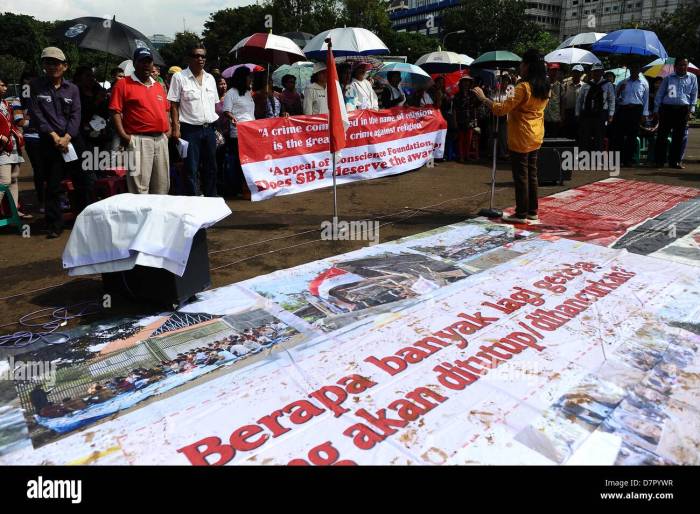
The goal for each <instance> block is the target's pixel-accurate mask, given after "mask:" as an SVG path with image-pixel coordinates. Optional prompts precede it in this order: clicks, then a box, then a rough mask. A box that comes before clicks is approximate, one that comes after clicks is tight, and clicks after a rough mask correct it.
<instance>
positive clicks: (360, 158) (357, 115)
mask: <svg viewBox="0 0 700 514" xmlns="http://www.w3.org/2000/svg"><path fill="white" fill-rule="evenodd" d="M446 133H447V123H446V122H445V120H444V118H443V117H442V115H441V114H440V111H439V110H438V109H433V108H431V107H422V108H410V107H395V108H393V109H385V110H380V111H372V110H359V111H354V112H352V113H350V127H349V128H348V131H347V134H346V141H347V145H348V146H347V147H346V148H345V149H343V150H342V151H341V152H339V153H338V154H337V155H336V172H335V173H336V182H337V184H339V185H340V184H346V183H348V182H351V181H354V180H371V179H374V178H379V177H386V176H389V175H396V174H398V173H403V172H405V171H410V170H414V169H417V168H420V167H421V166H423V165H425V164H428V163H430V162H432V159H434V158H437V159H440V158H442V156H443V153H444V146H445V136H446ZM328 145H329V140H328V117H327V115H319V116H295V117H289V118H270V119H264V120H256V121H250V122H245V123H241V124H239V125H238V150H239V155H240V160H241V166H242V168H243V174H244V175H245V179H246V182H247V184H248V188H249V189H250V192H251V200H253V201H258V200H265V199H267V198H270V197H273V196H277V195H289V194H295V193H300V192H303V191H310V190H313V189H320V188H322V187H329V186H332V185H333V175H332V174H331V168H332V161H331V154H330V152H329V149H328Z"/></svg>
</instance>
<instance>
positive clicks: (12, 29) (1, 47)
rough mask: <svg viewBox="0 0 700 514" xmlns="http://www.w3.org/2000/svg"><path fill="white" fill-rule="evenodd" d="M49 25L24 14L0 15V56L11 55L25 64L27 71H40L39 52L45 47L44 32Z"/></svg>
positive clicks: (7, 13)
mask: <svg viewBox="0 0 700 514" xmlns="http://www.w3.org/2000/svg"><path fill="white" fill-rule="evenodd" d="M50 25H51V24H49V23H46V22H41V21H38V20H36V19H34V18H33V17H32V16H26V15H24V14H13V13H9V12H6V13H2V14H0V34H2V36H1V37H0V54H4V55H11V56H13V57H15V58H16V59H19V60H21V61H24V62H25V63H26V64H27V70H25V71H33V72H38V71H39V70H40V69H41V62H40V56H41V50H42V49H43V48H44V47H45V46H47V38H46V31H47V29H48V28H49V27H50Z"/></svg>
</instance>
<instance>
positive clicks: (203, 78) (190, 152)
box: [168, 44, 219, 196]
mask: <svg viewBox="0 0 700 514" xmlns="http://www.w3.org/2000/svg"><path fill="white" fill-rule="evenodd" d="M206 59H207V51H206V50H205V49H204V47H203V46H202V45H201V44H198V45H196V46H195V47H194V48H192V49H191V51H190V55H189V67H188V68H186V69H184V70H182V71H181V72H180V73H176V74H174V75H173V77H172V79H171V80H170V89H169V90H168V100H170V115H171V119H172V127H173V132H172V137H173V138H174V139H176V140H180V138H182V140H184V141H186V142H187V154H186V156H185V157H184V159H185V166H186V168H187V182H186V184H187V187H186V190H187V195H188V196H196V195H197V194H199V166H200V161H201V165H202V193H203V194H204V196H217V193H216V129H215V126H214V123H216V122H217V121H218V120H219V115H218V114H216V103H217V102H218V101H219V93H218V91H217V88H216V81H215V80H214V76H213V75H211V74H210V73H207V72H206V71H204V63H205V62H206ZM183 147H185V145H184V144H182V143H181V144H180V149H179V151H180V152H181V155H182V153H183V152H184V149H183Z"/></svg>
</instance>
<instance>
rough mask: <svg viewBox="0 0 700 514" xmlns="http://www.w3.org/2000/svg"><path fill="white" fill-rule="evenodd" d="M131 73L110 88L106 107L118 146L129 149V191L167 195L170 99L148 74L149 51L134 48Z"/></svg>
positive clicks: (151, 67) (151, 65)
mask: <svg viewBox="0 0 700 514" xmlns="http://www.w3.org/2000/svg"><path fill="white" fill-rule="evenodd" d="M133 62H134V73H132V74H131V76H129V77H124V79H123V80H120V81H118V82H117V83H116V84H115V85H114V88H112V99H111V101H110V103H109V108H110V110H111V111H112V119H113V120H114V126H115V128H116V129H117V134H118V135H119V138H120V139H121V144H122V147H123V148H124V149H125V150H126V151H127V152H131V153H132V155H130V156H129V157H130V159H127V161H126V162H128V163H129V165H130V168H132V167H133V169H130V170H129V174H128V176H127V186H128V188H129V192H130V193H151V194H157V195H167V194H168V190H169V189H170V158H169V156H168V137H169V136H170V122H169V119H170V118H169V115H168V112H169V111H170V103H169V102H168V99H167V94H166V92H165V90H164V89H163V86H161V85H160V83H158V82H157V81H155V80H154V79H153V77H152V76H151V73H152V70H153V55H152V54H151V51H150V50H149V49H148V48H137V49H136V51H135V52H134V59H133Z"/></svg>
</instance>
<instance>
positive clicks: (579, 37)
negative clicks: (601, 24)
mask: <svg viewBox="0 0 700 514" xmlns="http://www.w3.org/2000/svg"><path fill="white" fill-rule="evenodd" d="M605 35H606V34H605V32H582V33H580V34H576V35H575V36H571V37H570V38H568V39H566V40H565V41H564V42H563V43H562V44H561V45H559V46H558V47H557V48H556V49H557V50H561V49H562V48H568V47H570V46H590V45H592V44H593V43H596V42H597V41H598V40H599V39H600V38H602V37H604V36H605Z"/></svg>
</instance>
